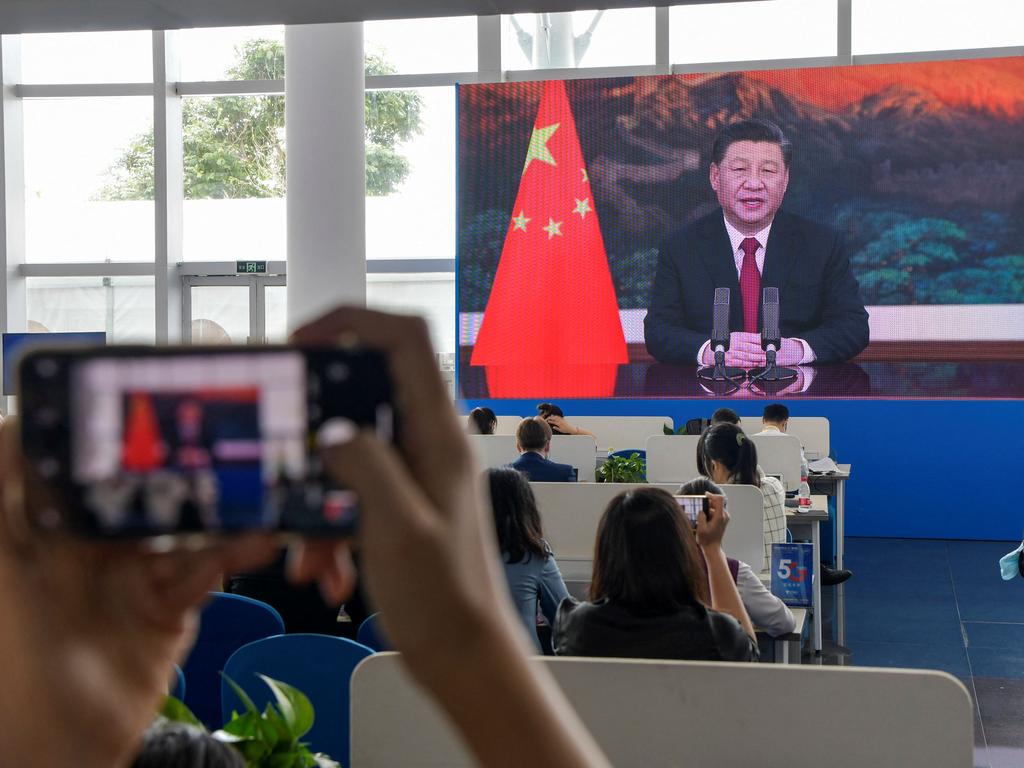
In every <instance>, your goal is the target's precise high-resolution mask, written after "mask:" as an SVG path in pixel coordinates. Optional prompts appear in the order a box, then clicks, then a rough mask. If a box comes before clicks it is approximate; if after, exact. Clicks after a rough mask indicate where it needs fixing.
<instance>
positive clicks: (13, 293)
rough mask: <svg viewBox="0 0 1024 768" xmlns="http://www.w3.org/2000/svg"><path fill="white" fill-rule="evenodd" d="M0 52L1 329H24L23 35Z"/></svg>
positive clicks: (7, 42) (6, 39) (11, 37)
mask: <svg viewBox="0 0 1024 768" xmlns="http://www.w3.org/2000/svg"><path fill="white" fill-rule="evenodd" d="M2 39H3V43H2V51H0V80H2V83H3V106H2V111H0V132H2V134H0V135H2V141H0V232H2V233H3V235H2V238H0V274H2V275H3V279H4V289H5V290H3V291H0V330H3V331H15V332H17V331H24V330H25V321H26V315H25V312H26V307H25V299H26V289H25V288H26V287H25V278H24V276H23V275H22V274H21V273H20V268H21V265H22V264H23V263H24V261H25V160H24V121H23V119H22V101H21V99H20V98H18V97H17V95H16V94H15V93H14V86H15V84H16V83H18V82H19V81H20V80H21V38H20V37H19V36H17V35H5V36H4V37H3V38H2Z"/></svg>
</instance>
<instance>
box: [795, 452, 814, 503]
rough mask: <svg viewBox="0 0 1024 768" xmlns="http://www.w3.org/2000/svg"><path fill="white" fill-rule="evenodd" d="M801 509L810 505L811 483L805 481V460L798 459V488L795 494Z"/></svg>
mask: <svg viewBox="0 0 1024 768" xmlns="http://www.w3.org/2000/svg"><path fill="white" fill-rule="evenodd" d="M797 496H798V498H799V502H800V507H801V508H802V509H805V510H806V509H810V507H811V484H810V483H808V482H807V462H806V461H805V460H801V461H800V490H799V492H798V494H797Z"/></svg>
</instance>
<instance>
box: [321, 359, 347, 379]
mask: <svg viewBox="0 0 1024 768" xmlns="http://www.w3.org/2000/svg"><path fill="white" fill-rule="evenodd" d="M326 373H327V378H328V379H330V380H331V381H345V379H347V378H348V376H349V370H348V366H347V365H345V364H344V363H333V364H331V365H329V366H327V371H326Z"/></svg>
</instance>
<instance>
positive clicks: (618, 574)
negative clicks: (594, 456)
mask: <svg viewBox="0 0 1024 768" xmlns="http://www.w3.org/2000/svg"><path fill="white" fill-rule="evenodd" d="M708 498H709V503H708V506H709V509H708V512H707V514H706V515H705V514H700V515H698V519H697V530H696V536H695V535H694V531H693V529H692V528H691V527H690V523H689V521H688V520H687V518H686V516H685V515H684V514H683V512H682V510H680V509H679V505H678V504H677V503H676V500H675V499H673V498H672V496H671V495H670V494H669V493H668V492H666V491H664V490H662V489H660V488H643V487H640V488H635V489H633V490H629V491H623V492H622V493H620V494H619V495H618V496H616V497H615V498H614V499H612V500H611V502H610V503H609V504H608V507H607V509H605V511H604V515H603V516H602V517H601V522H600V524H599V525H598V528H597V541H596V542H595V545H594V570H593V576H592V579H591V582H590V600H589V601H588V602H583V603H577V602H575V601H574V600H572V599H569V600H565V601H564V602H563V603H562V605H561V606H560V607H559V609H558V617H557V618H556V619H555V654H556V655H559V656H605V657H625V658H642V659H689V660H695V661H754V660H756V659H757V656H758V653H757V642H756V641H755V639H754V627H753V625H752V624H751V623H750V617H749V616H748V615H747V611H746V609H745V608H744V607H743V602H742V600H741V599H740V595H739V592H738V591H737V590H736V584H735V582H734V581H733V578H732V576H731V575H730V573H729V566H728V563H727V560H726V557H725V552H724V551H723V550H722V536H723V535H724V534H725V528H726V526H727V525H728V522H729V515H728V512H726V510H725V504H724V499H723V498H722V497H721V496H710V497H708ZM705 561H706V567H707V572H706V573H705V570H704V569H705Z"/></svg>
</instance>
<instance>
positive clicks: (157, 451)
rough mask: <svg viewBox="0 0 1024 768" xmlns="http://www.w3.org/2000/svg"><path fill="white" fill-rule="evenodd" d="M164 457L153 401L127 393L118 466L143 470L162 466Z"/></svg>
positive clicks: (164, 449) (134, 470)
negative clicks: (125, 415) (125, 418)
mask: <svg viewBox="0 0 1024 768" xmlns="http://www.w3.org/2000/svg"><path fill="white" fill-rule="evenodd" d="M166 456H167V450H166V448H165V447H164V441H163V439H162V438H161V436H160V425H159V423H158V422H157V418H156V409H155V408H154V407H153V401H152V400H150V398H149V396H148V395H144V394H141V393H135V394H133V395H131V396H130V400H129V401H128V418H127V423H126V424H125V430H124V443H123V445H122V447H121V466H122V467H123V468H124V469H127V470H128V471H129V472H146V471H148V470H151V469H157V468H158V467H160V466H162V465H163V463H164V459H165V458H166Z"/></svg>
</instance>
